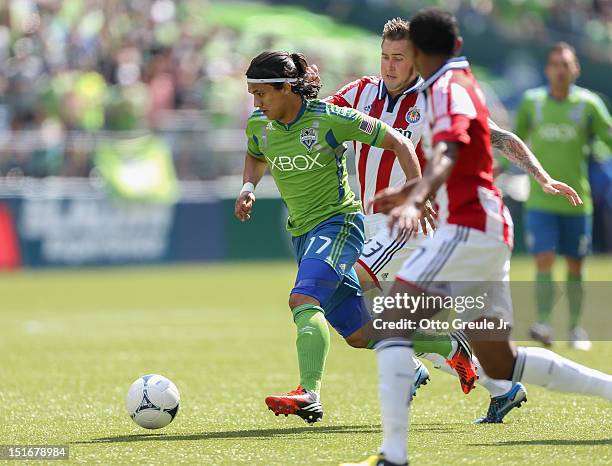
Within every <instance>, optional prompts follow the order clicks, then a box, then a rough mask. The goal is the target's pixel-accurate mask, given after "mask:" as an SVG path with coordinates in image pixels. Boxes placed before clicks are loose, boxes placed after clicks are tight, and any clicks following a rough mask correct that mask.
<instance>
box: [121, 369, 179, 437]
mask: <svg viewBox="0 0 612 466" xmlns="http://www.w3.org/2000/svg"><path fill="white" fill-rule="evenodd" d="M126 401H127V410H128V414H129V415H130V417H131V418H132V419H133V420H134V422H135V423H136V424H138V425H139V426H140V427H144V428H145V429H160V428H162V427H165V426H167V425H168V424H170V423H171V422H172V420H173V419H174V418H175V416H176V414H177V413H178V410H179V404H180V402H181V397H180V395H179V391H178V388H176V385H174V384H173V383H172V382H171V381H170V380H169V379H167V378H166V377H164V376H161V375H156V374H150V375H143V376H142V377H140V378H139V379H138V380H136V381H135V382H134V383H133V384H132V386H131V387H130V389H129V390H128V394H127V400H126Z"/></svg>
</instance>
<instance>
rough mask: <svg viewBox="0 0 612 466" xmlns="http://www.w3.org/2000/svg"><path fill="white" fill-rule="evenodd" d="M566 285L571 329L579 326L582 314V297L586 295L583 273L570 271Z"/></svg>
mask: <svg viewBox="0 0 612 466" xmlns="http://www.w3.org/2000/svg"><path fill="white" fill-rule="evenodd" d="M565 286H566V290H567V301H568V304H569V311H570V318H569V324H570V325H569V328H570V330H571V329H573V328H574V327H578V323H579V322H580V317H581V316H582V298H583V296H584V289H583V288H582V274H581V273H571V272H568V274H567V282H566V283H565Z"/></svg>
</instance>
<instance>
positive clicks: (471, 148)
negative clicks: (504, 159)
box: [420, 57, 513, 246]
mask: <svg viewBox="0 0 612 466" xmlns="http://www.w3.org/2000/svg"><path fill="white" fill-rule="evenodd" d="M420 91H421V93H422V94H424V95H425V97H426V105H427V108H426V114H427V120H428V122H429V125H428V126H429V129H428V131H426V135H425V138H431V147H434V146H435V145H436V144H437V143H438V142H440V141H449V142H450V141H453V142H458V143H460V144H459V155H458V158H457V161H456V163H455V166H454V167H453V171H452V173H451V175H450V176H449V178H448V179H447V180H446V182H445V183H444V184H443V185H442V186H441V187H440V189H439V190H438V192H437V193H436V201H437V204H438V221H439V222H440V224H444V223H448V224H455V225H464V226H467V227H470V228H475V229H477V230H480V231H483V232H485V233H487V234H490V235H492V236H493V237H495V238H497V239H499V240H502V241H504V242H505V243H507V244H508V245H510V246H512V241H513V226H512V218H511V217H510V213H509V212H508V209H507V208H506V206H505V205H504V203H503V201H502V197H501V194H500V192H499V190H498V189H497V187H496V186H495V185H494V184H493V155H492V149H491V134H490V131H489V125H488V116H489V112H488V110H487V106H486V102H485V97H484V94H483V93H482V91H481V90H480V88H479V86H478V83H477V82H476V79H475V78H474V75H473V74H472V71H471V70H470V65H469V63H468V61H467V60H466V59H465V58H464V57H458V58H454V59H451V60H449V61H448V62H446V64H445V65H444V66H442V67H441V68H440V69H439V70H438V71H436V72H435V73H434V74H433V75H432V76H430V77H429V78H427V79H426V80H425V81H424V82H423V84H422V85H421V87H420Z"/></svg>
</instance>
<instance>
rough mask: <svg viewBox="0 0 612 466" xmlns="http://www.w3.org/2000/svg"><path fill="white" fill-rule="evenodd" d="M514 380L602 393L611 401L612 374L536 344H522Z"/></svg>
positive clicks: (569, 389) (561, 388)
mask: <svg viewBox="0 0 612 466" xmlns="http://www.w3.org/2000/svg"><path fill="white" fill-rule="evenodd" d="M512 380H513V381H516V382H520V381H524V382H526V383H532V384H534V385H539V386H541V387H545V388H548V389H550V390H556V391H559V392H570V393H582V394H585V395H593V396H600V397H602V398H606V399H608V400H611V401H612V375H608V374H604V373H603V372H600V371H598V370H595V369H591V368H590V367H586V366H583V365H582V364H578V363H576V362H574V361H570V360H569V359H566V358H564V357H562V356H559V355H558V354H556V353H553V352H552V351H549V350H547V349H544V348H537V347H528V348H527V347H520V348H518V354H517V357H516V362H515V364H514V374H513V375H512Z"/></svg>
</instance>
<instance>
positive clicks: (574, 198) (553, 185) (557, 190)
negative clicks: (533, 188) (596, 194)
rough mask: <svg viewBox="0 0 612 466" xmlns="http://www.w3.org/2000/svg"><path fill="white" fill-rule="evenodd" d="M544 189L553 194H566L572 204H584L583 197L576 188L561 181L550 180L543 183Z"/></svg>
mask: <svg viewBox="0 0 612 466" xmlns="http://www.w3.org/2000/svg"><path fill="white" fill-rule="evenodd" d="M542 190H543V191H544V192H545V193H548V194H552V195H553V196H564V197H565V198H566V199H567V200H568V201H569V203H570V204H571V205H573V206H577V205H581V204H582V199H581V198H580V196H579V195H578V193H577V192H576V191H574V189H573V188H572V187H571V186H569V185H567V184H565V183H562V182H561V181H557V180H552V179H551V180H549V181H547V182H545V183H543V184H542Z"/></svg>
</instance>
